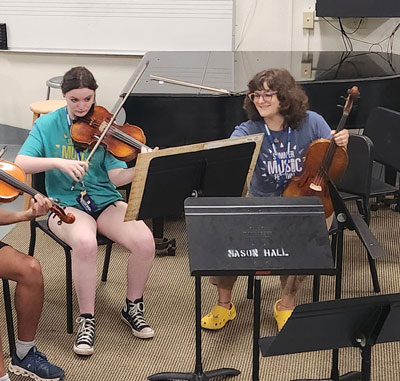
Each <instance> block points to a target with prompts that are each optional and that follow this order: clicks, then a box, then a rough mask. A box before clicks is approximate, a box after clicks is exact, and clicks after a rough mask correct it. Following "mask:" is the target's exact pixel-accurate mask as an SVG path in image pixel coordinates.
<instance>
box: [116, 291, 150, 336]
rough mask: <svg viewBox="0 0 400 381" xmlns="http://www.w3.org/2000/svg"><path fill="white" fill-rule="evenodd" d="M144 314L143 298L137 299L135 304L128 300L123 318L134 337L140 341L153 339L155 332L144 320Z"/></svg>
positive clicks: (122, 314) (123, 311) (123, 310)
mask: <svg viewBox="0 0 400 381" xmlns="http://www.w3.org/2000/svg"><path fill="white" fill-rule="evenodd" d="M143 313H144V304H143V298H139V299H136V300H135V301H134V302H131V301H130V300H128V299H127V300H126V303H125V306H124V308H123V309H122V312H121V318H122V321H123V322H124V323H125V324H127V325H129V327H131V329H132V333H133V335H134V336H136V337H139V338H140V339H151V338H152V337H153V336H154V331H153V330H152V329H151V328H150V326H149V325H148V324H147V323H146V320H144V318H143Z"/></svg>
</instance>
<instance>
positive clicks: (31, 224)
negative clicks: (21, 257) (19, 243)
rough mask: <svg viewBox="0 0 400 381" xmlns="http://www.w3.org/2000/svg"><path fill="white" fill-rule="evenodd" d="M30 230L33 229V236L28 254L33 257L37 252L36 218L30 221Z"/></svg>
mask: <svg viewBox="0 0 400 381" xmlns="http://www.w3.org/2000/svg"><path fill="white" fill-rule="evenodd" d="M30 230H31V238H30V241H29V251H28V254H29V255H30V256H31V257H33V255H34V254H35V245H36V222H35V221H34V220H32V221H31V223H30Z"/></svg>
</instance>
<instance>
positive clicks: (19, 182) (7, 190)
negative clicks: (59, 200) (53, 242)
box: [0, 160, 75, 224]
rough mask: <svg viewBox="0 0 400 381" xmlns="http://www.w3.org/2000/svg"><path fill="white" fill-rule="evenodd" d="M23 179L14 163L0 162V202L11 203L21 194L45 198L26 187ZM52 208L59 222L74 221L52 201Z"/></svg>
mask: <svg viewBox="0 0 400 381" xmlns="http://www.w3.org/2000/svg"><path fill="white" fill-rule="evenodd" d="M24 179H25V173H24V171H23V170H22V169H21V168H20V167H18V166H17V165H16V164H14V163H10V162H8V161H4V160H2V161H0V202H12V201H14V200H15V199H16V198H17V197H18V196H19V195H21V194H22V193H23V192H25V193H27V194H29V195H31V196H32V197H35V196H36V195H37V194H40V195H41V196H42V197H45V196H44V195H42V194H41V193H40V192H38V191H37V190H36V189H33V188H31V187H30V186H28V185H26V184H25V183H24V182H23V180H24ZM52 204H53V205H52V207H51V208H50V210H51V211H52V212H53V213H54V214H55V215H56V216H58V218H59V219H60V221H58V223H59V224H61V222H65V223H66V224H72V223H73V222H74V221H75V217H74V215H73V214H71V213H65V212H64V210H63V209H62V208H61V207H60V205H58V204H56V203H55V202H54V201H52Z"/></svg>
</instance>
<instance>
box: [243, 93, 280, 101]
mask: <svg viewBox="0 0 400 381" xmlns="http://www.w3.org/2000/svg"><path fill="white" fill-rule="evenodd" d="M275 94H278V92H277V91H271V92H269V93H250V94H248V97H249V99H250V100H251V101H252V102H256V101H257V102H259V100H260V97H262V99H263V101H264V102H271V100H272V97H273V96H274V95H275Z"/></svg>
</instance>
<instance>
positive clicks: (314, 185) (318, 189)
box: [310, 183, 322, 192]
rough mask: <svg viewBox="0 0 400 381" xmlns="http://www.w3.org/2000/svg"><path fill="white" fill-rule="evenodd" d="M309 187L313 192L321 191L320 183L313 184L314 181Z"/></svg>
mask: <svg viewBox="0 0 400 381" xmlns="http://www.w3.org/2000/svg"><path fill="white" fill-rule="evenodd" d="M310 188H311V189H312V190H313V191H315V192H321V191H322V187H321V185H317V184H314V183H311V184H310Z"/></svg>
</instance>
